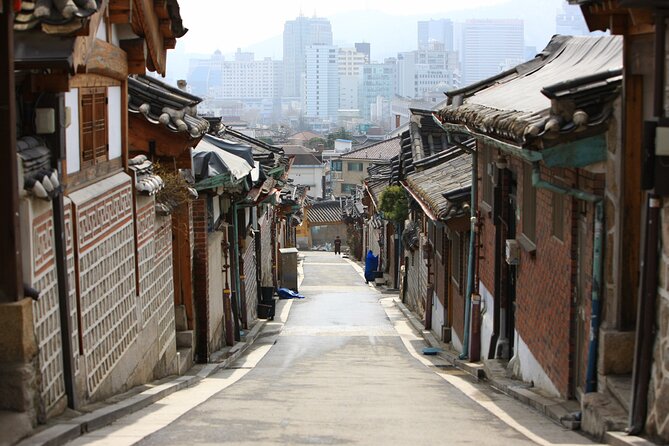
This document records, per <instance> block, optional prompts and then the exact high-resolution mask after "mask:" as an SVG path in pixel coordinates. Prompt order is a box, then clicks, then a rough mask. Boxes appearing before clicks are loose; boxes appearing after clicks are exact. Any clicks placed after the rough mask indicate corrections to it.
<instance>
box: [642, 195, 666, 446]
mask: <svg viewBox="0 0 669 446" xmlns="http://www.w3.org/2000/svg"><path fill="white" fill-rule="evenodd" d="M661 212H662V213H661V220H660V221H661V225H662V226H661V228H662V231H661V238H662V250H661V251H660V252H661V260H660V264H659V273H660V276H659V277H660V279H659V289H658V295H657V327H658V330H657V335H656V336H657V337H656V340H655V347H654V350H653V369H652V374H651V379H650V391H649V392H648V398H649V401H648V419H647V422H646V428H647V430H648V433H649V434H650V435H652V436H653V437H657V438H659V439H662V441H663V442H669V242H668V241H669V200H665V201H664V203H663V206H662V211H661Z"/></svg>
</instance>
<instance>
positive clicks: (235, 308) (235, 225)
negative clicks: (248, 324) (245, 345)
mask: <svg viewBox="0 0 669 446" xmlns="http://www.w3.org/2000/svg"><path fill="white" fill-rule="evenodd" d="M232 246H233V253H234V256H235V258H234V262H233V263H232V264H233V265H234V266H235V269H234V273H235V298H234V299H232V315H233V317H234V319H235V324H234V325H235V341H239V340H241V338H240V335H239V306H240V293H241V289H242V288H241V287H242V285H241V281H240V280H239V221H238V219H237V202H236V201H233V202H232Z"/></svg>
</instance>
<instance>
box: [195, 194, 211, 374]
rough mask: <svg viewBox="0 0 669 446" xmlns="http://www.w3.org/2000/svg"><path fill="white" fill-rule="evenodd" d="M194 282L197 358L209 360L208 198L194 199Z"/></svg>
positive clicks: (203, 360) (204, 196)
mask: <svg viewBox="0 0 669 446" xmlns="http://www.w3.org/2000/svg"><path fill="white" fill-rule="evenodd" d="M193 231H194V247H193V284H194V289H195V296H194V307H195V336H196V342H195V343H196V346H195V352H196V360H197V362H200V363H206V362H207V361H208V360H209V259H208V252H207V198H206V195H202V196H201V197H200V198H198V199H197V200H195V201H193Z"/></svg>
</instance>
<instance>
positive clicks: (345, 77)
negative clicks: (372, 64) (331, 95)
mask: <svg viewBox="0 0 669 446" xmlns="http://www.w3.org/2000/svg"><path fill="white" fill-rule="evenodd" d="M356 45H357V44H356ZM367 46H368V48H369V44H367ZM365 63H367V56H366V55H365V54H364V53H362V52H359V51H358V50H357V49H356V48H339V53H338V55H337V65H338V68H339V109H340V110H342V111H344V110H345V111H346V114H347V115H349V116H350V115H351V114H353V111H354V110H356V111H357V113H354V114H356V115H357V114H359V110H358V107H359V101H358V83H359V82H360V71H361V70H362V67H363V65H364V64H365Z"/></svg>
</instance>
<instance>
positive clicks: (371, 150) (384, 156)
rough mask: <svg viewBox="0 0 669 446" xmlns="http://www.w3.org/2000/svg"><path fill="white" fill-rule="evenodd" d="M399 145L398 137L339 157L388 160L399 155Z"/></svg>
mask: <svg viewBox="0 0 669 446" xmlns="http://www.w3.org/2000/svg"><path fill="white" fill-rule="evenodd" d="M400 143H401V141H400V137H399V136H396V137H394V138H390V139H386V140H385V141H381V142H377V143H374V144H370V145H368V146H365V147H361V148H359V149H356V150H352V151H350V152H348V153H346V154H344V155H342V156H341V157H342V158H345V159H369V160H389V159H391V158H392V157H394V156H396V155H397V154H398V153H400Z"/></svg>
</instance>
